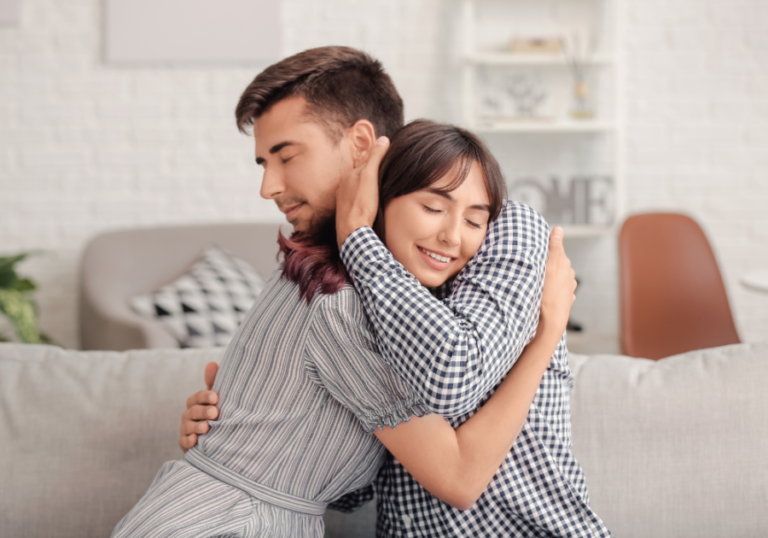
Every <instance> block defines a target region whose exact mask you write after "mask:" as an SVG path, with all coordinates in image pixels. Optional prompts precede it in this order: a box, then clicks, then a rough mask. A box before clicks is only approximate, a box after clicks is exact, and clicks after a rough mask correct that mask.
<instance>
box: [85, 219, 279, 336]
mask: <svg viewBox="0 0 768 538" xmlns="http://www.w3.org/2000/svg"><path fill="white" fill-rule="evenodd" d="M279 228H280V226H279V225H277V224H260V223H244V224H202V225H195V226H169V227H163V228H144V229H141V228H140V229H132V230H120V231H115V232H107V233H104V234H101V235H99V236H97V237H95V238H94V239H92V240H91V241H90V242H89V243H88V246H87V247H86V249H85V251H84V253H83V257H82V260H81V262H80V343H81V347H82V349H99V350H103V349H109V350H115V351H123V350H126V349H156V348H174V347H179V343H178V341H176V339H175V338H174V337H173V336H171V334H170V333H169V332H168V331H166V330H165V329H164V328H163V327H162V326H161V325H160V324H158V323H154V322H152V321H148V320H146V319H144V318H142V317H140V316H139V315H138V314H136V313H135V312H134V311H133V310H131V307H130V306H129V304H130V303H129V301H130V299H131V298H132V297H133V296H135V295H138V294H142V293H147V292H151V291H154V290H156V289H158V288H160V287H161V286H163V285H165V284H169V283H170V282H173V281H174V280H175V279H176V278H178V277H179V276H181V275H182V274H183V273H184V272H185V271H186V270H187V269H189V267H190V266H191V265H192V264H193V263H194V262H195V260H196V259H197V258H198V257H199V256H200V254H201V253H202V252H203V250H204V249H205V248H206V247H207V246H209V245H211V244H212V243H215V244H217V245H219V246H221V247H224V248H226V249H228V250H229V251H231V252H232V253H233V254H235V255H236V256H237V257H239V258H240V259H242V260H244V261H246V262H248V263H249V264H250V265H251V266H252V267H253V268H254V269H255V270H256V272H257V273H259V274H260V275H261V276H262V277H264V278H265V279H266V278H267V277H269V275H270V274H272V271H273V270H274V268H275V266H276V265H277V258H276V256H277V231H278V229H279ZM289 230H290V227H287V229H286V232H285V233H286V234H288V233H290V232H289Z"/></svg>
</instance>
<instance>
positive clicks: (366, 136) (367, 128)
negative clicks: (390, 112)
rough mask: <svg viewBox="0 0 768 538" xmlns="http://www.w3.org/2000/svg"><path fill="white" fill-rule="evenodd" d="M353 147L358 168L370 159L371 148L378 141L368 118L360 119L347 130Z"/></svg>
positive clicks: (355, 165) (353, 157) (355, 164)
mask: <svg viewBox="0 0 768 538" xmlns="http://www.w3.org/2000/svg"><path fill="white" fill-rule="evenodd" d="M347 136H348V137H349V141H350V144H351V147H352V159H353V160H354V167H355V168H357V167H358V166H359V165H361V164H363V163H364V162H366V161H367V160H368V155H369V154H370V152H371V148H372V147H373V145H374V144H375V143H376V131H375V129H374V128H373V124H372V123H371V122H370V121H368V120H358V121H357V122H355V124H354V125H353V126H352V127H350V128H349V130H348V131H347Z"/></svg>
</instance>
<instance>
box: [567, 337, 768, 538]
mask: <svg viewBox="0 0 768 538" xmlns="http://www.w3.org/2000/svg"><path fill="white" fill-rule="evenodd" d="M571 365H572V368H573V370H574V372H575V374H576V387H575V389H574V391H573V394H572V397H571V407H572V427H573V445H574V448H573V449H574V453H575V455H576V457H577V459H578V460H579V462H580V463H581V465H582V467H583V468H584V473H585V475H586V478H587V485H588V487H589V493H590V497H591V500H592V502H591V505H592V507H593V508H594V509H595V512H596V513H597V514H598V515H599V516H600V517H601V518H603V521H605V523H606V525H608V528H609V529H611V531H612V532H613V533H614V535H615V536H617V537H626V538H632V537H638V538H640V537H649V536H653V537H654V538H664V537H670V538H671V537H676V538H683V537H688V536H689V537H696V538H704V537H722V536H730V537H738V536H744V537H748V536H766V535H768V511H766V507H768V464H766V454H767V453H768V391H766V388H765V387H766V381H768V344H765V343H763V344H738V345H732V346H725V347H720V348H713V349H707V350H702V351H693V352H689V353H685V354H683V355H678V356H675V357H670V358H667V359H662V360H660V361H650V360H646V359H634V358H629V357H618V356H608V355H603V356H578V355H573V356H572V357H571Z"/></svg>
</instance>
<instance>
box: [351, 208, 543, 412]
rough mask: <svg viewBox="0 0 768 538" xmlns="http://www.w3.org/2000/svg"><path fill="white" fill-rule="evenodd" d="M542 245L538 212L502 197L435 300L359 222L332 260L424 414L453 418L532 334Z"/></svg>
mask: <svg viewBox="0 0 768 538" xmlns="http://www.w3.org/2000/svg"><path fill="white" fill-rule="evenodd" d="M548 248H549V226H548V225H547V223H546V222H545V221H544V219H543V218H542V217H541V215H539V214H538V213H537V212H536V211H534V210H533V209H531V208H530V207H528V206H526V205H523V204H520V203H517V202H511V201H510V202H506V203H505V205H504V207H503V208H502V212H501V214H500V215H499V217H498V218H497V219H496V220H495V221H494V222H493V223H491V225H490V226H489V228H488V233H487V234H486V238H485V240H484V242H483V244H482V245H481V247H480V249H479V250H478V252H477V254H476V255H475V257H474V258H473V259H472V260H471V261H470V263H469V264H467V266H466V267H465V268H464V269H463V270H462V271H461V272H460V273H459V274H458V275H457V276H456V278H455V280H454V281H453V283H452V285H451V290H450V295H449V296H448V297H447V298H445V299H443V300H439V299H437V298H435V297H434V296H433V295H432V294H431V293H430V291H429V290H428V289H427V288H425V287H424V286H422V285H421V284H420V283H419V281H418V280H416V278H414V277H413V276H412V275H411V274H410V273H409V272H408V271H407V270H406V269H405V268H404V267H403V266H402V265H401V264H400V263H398V262H397V261H396V260H395V259H394V257H393V256H392V254H391V253H390V252H389V250H387V248H386V247H385V246H384V244H383V243H382V242H381V241H380V240H379V238H378V237H377V236H376V234H375V233H374V232H373V230H371V229H370V228H368V227H363V228H358V229H357V230H355V231H354V232H353V233H352V234H350V236H349V237H348V238H347V239H346V240H345V241H344V244H343V245H342V248H341V258H342V260H343V262H344V264H345V265H346V267H347V270H348V271H349V274H350V275H351V277H352V280H353V282H354V285H355V287H356V288H357V290H358V292H359V293H360V296H361V298H362V301H363V304H364V306H365V312H366V314H367V315H368V318H369V319H370V321H371V323H372V325H373V327H374V329H375V332H376V335H377V341H378V344H379V348H380V350H381V354H382V356H383V357H384V358H385V359H386V360H387V361H388V362H389V363H390V364H391V365H392V367H393V368H394V369H395V371H396V372H397V373H398V374H399V375H400V376H401V377H402V378H403V379H405V380H406V381H407V382H408V383H409V385H410V386H411V387H412V388H413V389H414V390H415V391H416V392H417V393H418V394H420V395H421V396H422V398H423V399H424V401H425V403H426V405H427V406H428V407H429V408H430V409H431V410H432V411H433V412H435V413H439V414H440V415H443V416H446V417H456V416H460V415H464V414H466V413H468V412H470V411H473V410H474V409H476V408H477V405H478V403H479V402H480V400H481V399H482V398H483V396H485V395H486V393H488V392H489V391H490V390H491V389H492V388H493V387H494V386H495V385H496V384H497V383H498V382H499V381H500V380H501V379H502V378H503V377H504V375H506V373H507V372H508V371H509V369H510V367H511V366H512V365H513V364H514V361H515V360H517V358H518V357H519V356H520V353H521V352H522V350H523V348H524V347H525V345H526V344H527V343H528V342H529V341H530V339H531V338H532V337H533V334H534V331H535V328H536V326H537V323H538V311H539V307H540V303H541V291H542V286H543V282H544V270H545V267H546V260H547V255H548Z"/></svg>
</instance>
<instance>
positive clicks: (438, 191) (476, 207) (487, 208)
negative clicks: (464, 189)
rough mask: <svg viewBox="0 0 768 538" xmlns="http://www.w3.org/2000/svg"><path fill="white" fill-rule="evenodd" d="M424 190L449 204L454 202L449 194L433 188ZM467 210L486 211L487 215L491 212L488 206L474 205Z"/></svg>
mask: <svg viewBox="0 0 768 538" xmlns="http://www.w3.org/2000/svg"><path fill="white" fill-rule="evenodd" d="M424 190H426V191H427V192H431V193H432V194H437V195H438V196H442V197H443V198H445V199H446V200H449V201H451V202H455V201H456V199H455V198H454V197H453V196H451V193H449V192H445V191H441V190H440V189H436V188H434V187H427V188H426V189H424ZM469 208H470V209H479V210H480V211H487V212H488V213H490V212H491V206H490V205H488V204H474V205H471V206H469Z"/></svg>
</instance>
